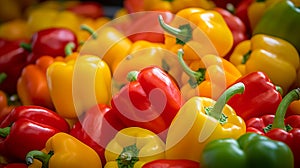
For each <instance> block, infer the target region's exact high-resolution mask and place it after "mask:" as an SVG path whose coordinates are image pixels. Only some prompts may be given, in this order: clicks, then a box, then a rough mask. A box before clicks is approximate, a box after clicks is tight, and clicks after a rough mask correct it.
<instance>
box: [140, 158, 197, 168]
mask: <svg viewBox="0 0 300 168" xmlns="http://www.w3.org/2000/svg"><path fill="white" fill-rule="evenodd" d="M196 167H200V164H199V162H195V161H193V160H186V159H178V160H168V159H158V160H154V161H151V162H148V163H146V164H144V165H143V167H142V168H196Z"/></svg>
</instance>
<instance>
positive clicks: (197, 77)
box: [177, 49, 205, 88]
mask: <svg viewBox="0 0 300 168" xmlns="http://www.w3.org/2000/svg"><path fill="white" fill-rule="evenodd" d="M177 57H178V60H179V63H180V65H181V67H182V68H183V71H184V72H185V73H186V74H187V75H188V76H189V77H190V81H189V84H190V85H191V86H192V87H193V88H195V87H197V86H198V84H200V83H201V82H203V81H204V80H205V70H199V71H197V72H196V71H193V70H192V69H191V68H190V67H189V66H188V65H186V63H185V62H184V60H183V50H182V49H179V50H178V54H177Z"/></svg>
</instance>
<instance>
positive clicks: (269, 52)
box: [229, 34, 299, 94]
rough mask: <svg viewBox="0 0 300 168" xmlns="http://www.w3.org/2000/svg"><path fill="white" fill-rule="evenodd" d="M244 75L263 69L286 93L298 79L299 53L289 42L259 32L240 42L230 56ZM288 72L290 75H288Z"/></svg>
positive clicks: (231, 60)
mask: <svg viewBox="0 0 300 168" xmlns="http://www.w3.org/2000/svg"><path fill="white" fill-rule="evenodd" d="M229 60H230V62H232V63H233V64H234V65H235V66H237V68H238V69H239V70H240V71H241V73H242V74H243V75H245V74H247V73H250V72H255V71H262V72H264V73H265V74H266V75H267V76H268V77H269V78H270V79H271V81H272V83H274V84H275V85H277V86H280V87H281V88H282V89H283V93H284V94H285V93H286V92H287V91H288V89H289V87H291V85H292V84H293V83H294V81H295V79H296V73H297V72H296V71H297V69H298V67H299V54H298V52H297V50H296V48H295V47H294V46H293V45H292V44H290V43H289V42H287V41H285V40H282V39H280V38H277V37H274V36H268V35H263V34H257V35H255V36H253V37H252V38H251V39H250V40H245V41H242V42H241V43H239V44H238V45H237V46H236V48H235V49H234V51H233V53H232V55H231V56H230V58H229ZM287 74H288V75H287Z"/></svg>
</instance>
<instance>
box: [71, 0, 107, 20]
mask: <svg viewBox="0 0 300 168" xmlns="http://www.w3.org/2000/svg"><path fill="white" fill-rule="evenodd" d="M66 10H68V11H71V12H73V13H75V14H77V15H79V16H82V17H87V18H92V19H98V18H99V17H103V16H104V9H103V6H102V4H101V3H99V2H95V1H94V2H93V1H90V2H80V3H77V4H75V5H72V6H69V7H67V9H66Z"/></svg>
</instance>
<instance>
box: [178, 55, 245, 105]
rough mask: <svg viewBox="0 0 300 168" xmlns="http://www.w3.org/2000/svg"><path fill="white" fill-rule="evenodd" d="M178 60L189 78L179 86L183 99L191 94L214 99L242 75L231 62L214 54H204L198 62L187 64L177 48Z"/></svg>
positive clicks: (186, 98)
mask: <svg viewBox="0 0 300 168" xmlns="http://www.w3.org/2000/svg"><path fill="white" fill-rule="evenodd" d="M178 60H179V63H180V64H181V66H182V68H183V70H184V72H185V73H186V74H187V75H188V76H189V80H188V81H186V82H185V85H183V86H182V87H181V92H182V94H183V97H184V98H185V101H187V100H188V99H189V98H191V97H193V96H201V97H209V98H212V99H214V100H216V99H217V98H218V97H219V96H220V95H221V93H222V92H223V91H224V90H225V89H226V88H227V87H228V86H230V85H232V84H233V83H234V82H235V81H236V80H237V79H238V78H240V77H241V76H242V75H241V73H240V72H239V71H238V69H237V68H236V67H235V66H234V65H233V64H232V63H230V62H229V61H227V60H225V59H223V58H221V57H219V56H216V55H205V56H203V57H202V58H201V61H198V62H199V63H197V64H196V61H194V62H193V63H192V64H190V65H189V66H188V65H187V64H186V63H185V61H184V60H183V51H182V50H178ZM190 67H191V68H190ZM193 69H195V70H193ZM182 83H184V82H183V81H182Z"/></svg>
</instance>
